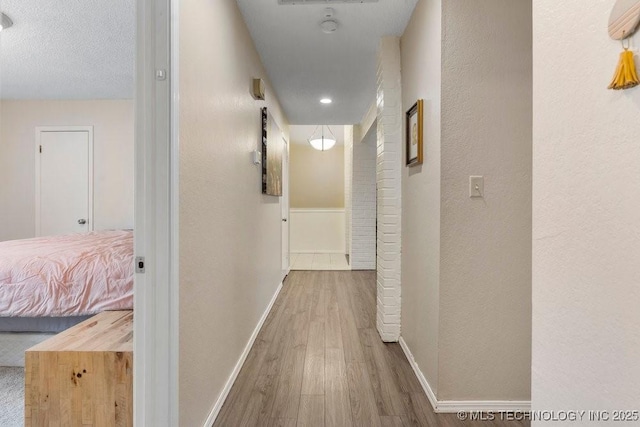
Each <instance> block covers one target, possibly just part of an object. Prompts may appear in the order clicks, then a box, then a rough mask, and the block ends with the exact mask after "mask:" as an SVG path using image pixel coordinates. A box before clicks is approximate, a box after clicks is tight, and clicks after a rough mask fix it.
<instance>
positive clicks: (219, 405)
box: [204, 283, 282, 427]
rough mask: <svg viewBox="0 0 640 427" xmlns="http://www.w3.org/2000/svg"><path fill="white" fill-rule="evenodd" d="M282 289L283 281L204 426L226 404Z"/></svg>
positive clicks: (211, 423)
mask: <svg viewBox="0 0 640 427" xmlns="http://www.w3.org/2000/svg"><path fill="white" fill-rule="evenodd" d="M281 290H282V283H280V285H278V289H276V293H275V294H274V295H273V298H271V302H269V305H268V306H267V309H266V310H265V311H264V313H263V314H262V317H261V318H260V320H259V321H258V324H257V325H256V328H255V329H254V330H253V334H251V337H250V338H249V342H248V343H247V345H246V346H245V348H244V351H243V352H242V354H241V355H240V359H239V360H238V363H236V366H235V368H233V371H232V372H231V375H230V376H229V379H228V380H227V383H226V384H225V385H224V388H223V389H222V393H220V396H219V397H218V400H217V401H216V403H215V405H213V409H211V412H210V413H209V416H208V417H207V421H205V423H204V427H211V426H213V423H214V422H215V420H216V418H217V417H218V414H219V413H220V410H221V409H222V405H223V404H224V401H225V400H226V399H227V396H228V395H229V392H230V391H231V387H233V383H234V382H235V381H236V378H238V374H239V373H240V370H241V369H242V365H244V362H245V361H246V360H247V356H248V355H249V352H250V351H251V347H253V343H254V342H255V340H256V338H257V337H258V333H259V332H260V329H262V325H264V322H265V321H266V320H267V316H268V315H269V313H270V312H271V308H272V307H273V304H274V303H275V302H276V299H277V298H278V295H279V294H280V291H281Z"/></svg>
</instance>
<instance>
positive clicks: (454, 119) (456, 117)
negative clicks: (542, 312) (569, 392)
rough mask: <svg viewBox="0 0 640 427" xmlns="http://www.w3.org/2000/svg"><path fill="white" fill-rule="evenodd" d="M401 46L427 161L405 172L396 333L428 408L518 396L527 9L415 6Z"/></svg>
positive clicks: (527, 141)
mask: <svg viewBox="0 0 640 427" xmlns="http://www.w3.org/2000/svg"><path fill="white" fill-rule="evenodd" d="M489 23H490V24H489ZM401 47H402V61H403V62H402V71H403V75H402V84H403V107H404V110H405V111H406V110H407V109H408V108H409V107H410V106H411V105H412V104H413V103H414V102H415V101H416V99H418V98H424V100H425V135H424V138H425V139H424V140H425V162H424V164H423V165H422V167H415V168H411V169H407V168H404V175H403V195H402V199H403V224H402V228H403V235H402V242H403V250H402V256H403V258H402V336H403V338H404V340H405V341H406V342H407V345H408V346H409V348H410V349H411V350H412V353H413V354H414V356H415V358H416V361H417V363H418V365H419V366H420V368H421V370H422V372H423V373H424V374H425V377H426V378H427V381H428V382H429V384H430V385H431V387H432V388H433V389H434V391H435V392H436V396H437V398H438V400H528V399H529V398H530V375H531V356H530V352H531V188H532V183H531V159H532V153H531V152H532V148H531V129H532V127H531V126H532V125H531V116H532V110H531V102H532V94H531V84H532V83H531V82H532V75H531V64H532V62H531V2H530V1H525V0H482V1H477V2H468V1H465V0H420V2H419V3H418V5H417V7H416V10H415V12H414V15H413V17H412V19H411V22H410V23H409V26H408V28H407V29H406V31H405V34H404V35H403V38H402V44H401ZM470 175H483V176H484V177H485V197H484V199H470V198H469V194H468V188H469V176H470Z"/></svg>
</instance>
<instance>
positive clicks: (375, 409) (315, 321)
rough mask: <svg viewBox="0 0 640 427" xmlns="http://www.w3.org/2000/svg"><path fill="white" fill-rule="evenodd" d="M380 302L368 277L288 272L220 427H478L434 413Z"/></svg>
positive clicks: (218, 423) (368, 273)
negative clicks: (381, 326)
mask: <svg viewBox="0 0 640 427" xmlns="http://www.w3.org/2000/svg"><path fill="white" fill-rule="evenodd" d="M375 292H376V281H375V272H372V271H366V272H362V271H361V272H346V271H293V272H291V274H290V275H289V277H288V278H287V280H286V281H285V283H284V287H283V289H282V291H281V293H280V295H279V297H278V299H277V300H276V302H275V304H274V307H273V309H272V311H271V313H270V314H269V316H268V318H267V320H266V322H265V324H264V327H263V328H262V330H261V331H260V334H259V335H258V338H257V340H256V342H255V344H254V346H253V348H252V349H251V352H250V353H249V356H248V358H247V361H246V362H245V364H244V367H243V369H242V371H241V372H240V375H239V376H238V379H237V381H236V383H235V384H234V386H233V388H232V389H231V392H230V394H229V396H228V398H227V400H226V402H225V404H224V406H223V408H222V410H221V412H220V415H219V417H218V418H217V420H216V423H215V426H220V427H222V426H224V427H231V426H233V427H235V426H260V427H266V426H312V427H320V426H366V427H373V426H458V425H469V426H470V425H476V423H477V422H475V421H474V422H468V423H463V422H461V421H459V420H458V419H457V417H456V414H435V413H434V412H433V410H432V408H431V405H430V403H429V401H428V399H427V397H426V395H425V393H424V392H423V390H422V388H421V386H420V383H419V382H418V380H417V378H416V376H415V374H414V373H413V370H412V369H411V366H410V365H409V363H408V361H407V359H406V358H405V356H404V353H403V352H402V349H401V348H400V345H399V344H384V343H382V341H381V340H380V338H379V336H378V333H377V331H376V326H375V322H376V312H375V306H376V305H375V300H376V293H375ZM479 425H491V426H503V425H504V426H506V425H513V426H522V425H525V424H523V423H511V424H507V423H503V424H499V423H497V422H496V421H494V422H487V423H480V424H479ZM526 425H528V423H527V424H526Z"/></svg>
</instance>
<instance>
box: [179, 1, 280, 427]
mask: <svg viewBox="0 0 640 427" xmlns="http://www.w3.org/2000/svg"><path fill="white" fill-rule="evenodd" d="M179 13H180V34H179V37H180V46H179V48H180V63H179V66H180V100H179V104H178V105H179V109H180V184H179V186H180V230H179V231H180V260H179V262H180V331H179V333H180V365H179V382H180V389H179V396H180V398H179V399H180V422H179V424H180V425H181V426H202V425H203V423H204V422H205V420H206V419H207V417H208V416H209V414H210V411H211V409H212V407H213V405H214V403H215V402H216V401H217V400H218V399H219V397H220V395H221V392H222V390H223V388H224V386H225V383H226V382H227V380H228V379H229V376H230V374H231V372H232V370H233V368H234V366H235V365H236V363H237V362H238V360H239V358H240V355H241V353H242V351H243V349H244V348H245V346H246V345H247V343H248V340H249V338H250V336H251V334H252V332H253V331H254V329H255V327H256V325H257V323H258V321H259V319H260V317H261V316H262V314H263V313H264V311H265V309H266V308H267V306H268V303H269V301H270V300H271V298H272V297H273V295H274V293H275V291H276V289H277V287H278V285H279V284H280V282H281V281H282V279H283V277H284V275H283V271H282V270H281V266H282V260H281V251H280V248H281V224H282V221H281V208H280V198H278V197H272V196H264V195H262V194H261V191H260V182H261V181H260V180H261V169H260V167H257V166H255V165H253V164H252V162H251V159H250V153H251V151H253V150H255V149H257V148H258V144H259V143H260V139H261V129H260V108H261V107H263V106H265V105H267V106H268V108H269V109H270V111H271V113H272V115H273V117H274V119H275V120H276V121H277V122H278V124H279V126H280V128H281V129H282V130H283V131H284V132H285V134H287V139H288V128H289V126H288V123H287V120H286V118H285V117H284V115H283V113H282V111H281V109H280V106H279V104H278V100H277V99H276V95H275V93H274V92H273V91H272V90H271V87H270V85H269V84H268V79H267V76H266V73H265V70H264V68H263V66H262V64H261V62H260V58H259V56H258V53H257V52H256V50H255V47H254V45H253V42H252V40H251V38H250V36H249V32H248V30H247V28H246V25H245V23H244V21H243V19H242V16H241V14H240V11H239V9H238V6H237V4H236V2H235V1H205V0H193V1H187V2H181V3H180V11H179ZM252 78H263V79H264V80H265V82H266V83H267V93H266V99H267V101H266V102H260V101H255V100H254V99H253V98H252V97H251V95H250V93H249V89H250V83H251V79H252Z"/></svg>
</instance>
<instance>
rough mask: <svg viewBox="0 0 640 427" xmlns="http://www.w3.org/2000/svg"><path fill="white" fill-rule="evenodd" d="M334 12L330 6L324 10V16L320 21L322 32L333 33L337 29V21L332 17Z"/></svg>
mask: <svg viewBox="0 0 640 427" xmlns="http://www.w3.org/2000/svg"><path fill="white" fill-rule="evenodd" d="M334 14H335V10H333V8H331V7H327V8H326V9H325V10H324V18H323V20H322V22H321V23H320V28H322V32H323V33H325V34H331V33H335V32H336V30H337V29H338V21H336V20H335V19H333V15H334Z"/></svg>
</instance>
